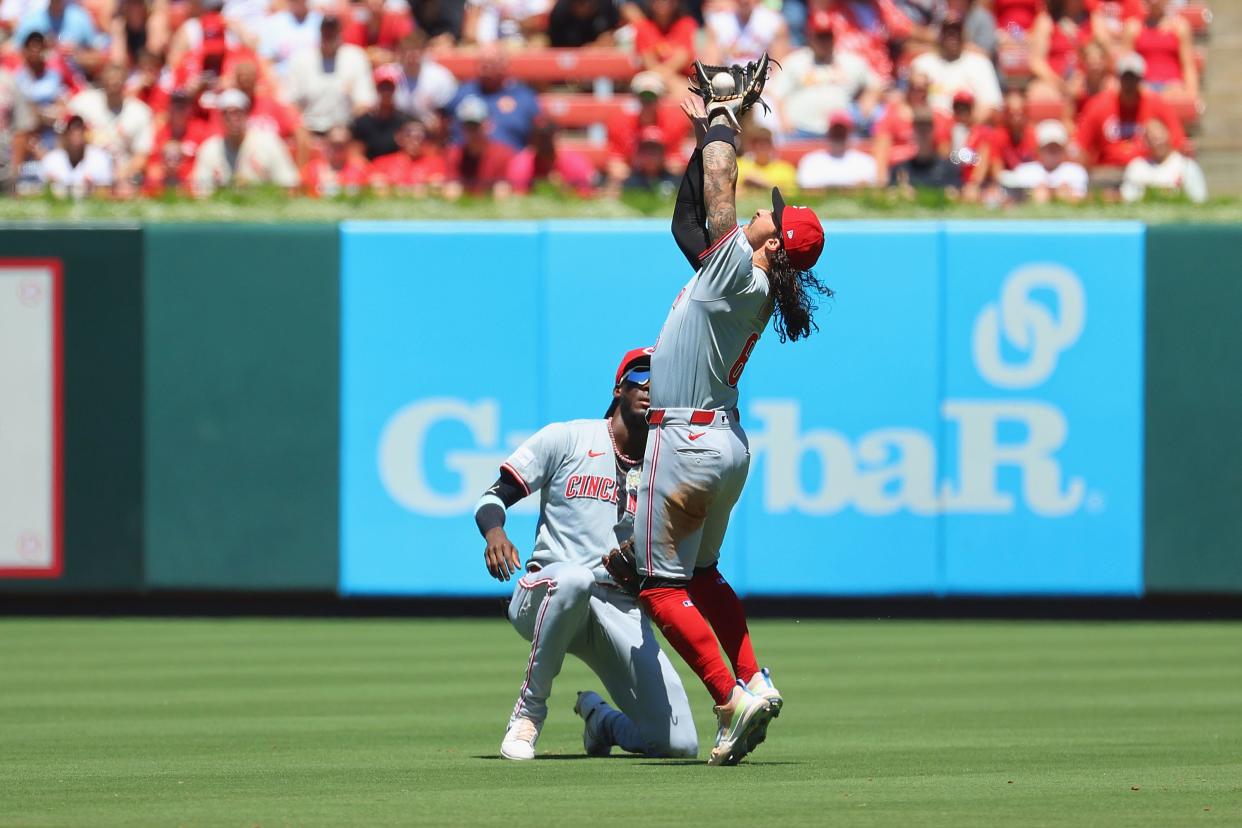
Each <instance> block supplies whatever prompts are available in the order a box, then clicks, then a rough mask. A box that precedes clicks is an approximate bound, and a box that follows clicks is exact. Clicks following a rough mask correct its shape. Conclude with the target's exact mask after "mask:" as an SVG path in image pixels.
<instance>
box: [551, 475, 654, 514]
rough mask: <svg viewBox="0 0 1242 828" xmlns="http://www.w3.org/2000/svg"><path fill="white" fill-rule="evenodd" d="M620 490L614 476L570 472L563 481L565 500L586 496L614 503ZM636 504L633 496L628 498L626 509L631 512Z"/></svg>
mask: <svg viewBox="0 0 1242 828" xmlns="http://www.w3.org/2000/svg"><path fill="white" fill-rule="evenodd" d="M620 491H621V490H620V489H619V488H618V487H617V481H616V479H615V478H612V477H600V476H599V475H597V474H571V475H570V476H569V479H568V480H566V481H565V499H566V500H573V499H574V498H578V497H588V498H591V499H592V500H602V501H603V502H604V503H616V502H617V496H618V494H619V493H620ZM636 505H637V504H635V503H634V498H632V497H631V498H629V499H628V500H627V502H626V511H629V512H633V511H634V510H635V507H636Z"/></svg>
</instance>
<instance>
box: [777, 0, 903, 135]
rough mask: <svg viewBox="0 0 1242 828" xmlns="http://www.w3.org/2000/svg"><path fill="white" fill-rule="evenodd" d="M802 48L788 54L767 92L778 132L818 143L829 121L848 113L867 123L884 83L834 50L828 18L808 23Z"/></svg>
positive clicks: (863, 64)
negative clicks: (769, 90)
mask: <svg viewBox="0 0 1242 828" xmlns="http://www.w3.org/2000/svg"><path fill="white" fill-rule="evenodd" d="M806 29H807V45H806V46H804V47H802V48H801V49H796V50H795V51H793V52H791V53H790V54H789V56H788V57H787V58H785V60H784V61H783V63H782V64H781V68H780V69H778V70H776V74H775V76H774V77H773V78H772V82H771V83H770V84H768V88H769V89H771V90H772V98H773V99H774V101H775V103H776V108H777V112H778V114H779V117H780V122H781V132H783V133H785V134H786V135H794V136H796V137H799V138H822V137H824V135H825V134H827V132H828V117H829V116H830V115H832V113H834V112H841V111H852V112H853V113H854V114H856V115H857V116H858V117H859V118H860V119H861V120H862V121H863V122H866V123H869V122H870V121H871V119H872V115H873V114H874V113H875V107H876V104H877V103H878V102H879V100H880V92H881V91H882V89H883V86H884V84H883V82H882V81H881V80H880V77H879V76H878V75H876V73H875V72H873V71H872V70H871V67H870V66H868V65H867V62H866V61H865V60H863V59H862V58H860V57H859V56H858V55H855V54H852V53H850V52H847V51H845V50H843V49H837V48H835V42H836V32H835V30H834V27H833V18H832V15H830V14H829V13H828V12H826V11H823V10H820V11H817V12H814V13H812V14H811V16H810V18H809V19H808V20H807V27H806Z"/></svg>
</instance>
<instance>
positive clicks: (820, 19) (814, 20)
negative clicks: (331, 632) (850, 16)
mask: <svg viewBox="0 0 1242 828" xmlns="http://www.w3.org/2000/svg"><path fill="white" fill-rule="evenodd" d="M806 30H807V31H808V32H810V33H811V34H813V35H816V34H832V35H835V34H836V33H837V27H836V24H835V22H834V21H833V19H832V15H831V14H829V13H828V12H827V11H825V10H823V9H820V10H819V11H817V12H813V13H812V14H811V16H810V17H808V18H807V19H806Z"/></svg>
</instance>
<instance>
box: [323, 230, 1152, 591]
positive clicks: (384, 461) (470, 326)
mask: <svg viewBox="0 0 1242 828" xmlns="http://www.w3.org/2000/svg"><path fill="white" fill-rule="evenodd" d="M826 230H827V236H828V248H827V252H826V254H825V259H824V266H823V267H822V268H821V273H820V276H821V278H822V279H823V280H824V281H825V282H826V283H827V284H828V285H829V286H831V287H832V288H833V289H834V290H835V291H836V293H837V295H836V297H835V299H833V300H830V301H828V302H825V303H824V304H823V307H821V309H820V310H819V312H818V314H817V315H816V320H817V321H818V323H819V326H820V331H819V332H818V333H816V334H814V335H812V336H811V337H810V338H809V339H807V340H805V341H803V342H798V343H785V344H781V343H780V342H779V341H778V340H777V338H776V336H775V334H774V333H772V332H771V331H769V332H768V334H767V335H765V337H764V339H763V340H761V342H760V344H759V346H758V348H757V349H756V350H755V352H754V355H753V356H752V358H751V360H750V361H749V363H748V366H747V369H746V373H745V375H744V376H743V378H742V381H741V383H740V389H741V392H742V404H741V409H742V423H743V426H744V427H745V428H746V431H747V433H748V435H749V438H750V442H751V450H752V455H753V460H752V465H751V471H750V478H749V481H748V483H747V487H746V491H745V493H744V495H743V497H742V500H741V502H740V503H739V505H738V507H737V508H736V509H735V511H734V515H733V519H732V524H731V528H730V531H729V535H728V537H727V540H726V543H725V547H724V549H723V553H722V569H723V570H724V571H725V572H726V573H727V574H728V576H729V578H730V581H731V582H732V583H733V584H734V586H735V587H736V588H738V589H739V591H740V592H743V593H744V594H752V595H754V594H768V595H780V594H812V595H815V594H825V595H883V594H929V595H931V594H941V595H944V594H1066V593H1078V594H1088V593H1089V594H1133V593H1137V592H1139V591H1141V572H1142V550H1141V523H1142V521H1141V517H1142V515H1141V490H1142V463H1141V461H1142V456H1141V443H1142V320H1143V309H1142V295H1143V284H1142V276H1143V262H1142V250H1143V238H1142V232H1143V231H1142V228H1141V226H1140V225H1129V224H1092V225H1087V226H1086V229H1080V228H1076V227H1073V226H1068V225H1059V224H1046V223H1044V224H1038V225H1019V224H1014V223H1001V222H997V223H971V224H954V223H950V224H944V223H933V222H923V223H895V222H893V223H838V224H833V223H830V224H829V225H828V226H827V227H826ZM342 233H343V237H342V245H341V248H342V270H341V291H342V315H343V319H342V366H341V371H342V402H341V405H342V410H341V414H342V417H341V423H342V426H341V428H342V433H341V469H342V472H341V474H342V492H341V525H342V529H341V590H342V591H343V592H345V593H355V594H411V595H488V594H501V593H505V592H507V591H508V587H507V586H505V585H501V584H497V583H495V582H494V581H491V580H490V579H489V578H488V576H487V573H486V571H485V570H484V567H483V563H482V543H481V540H480V538H479V536H478V533H477V531H476V529H475V528H474V522H473V519H472V513H473V506H474V503H475V501H476V500H477V498H478V496H479V495H480V494H481V493H482V491H483V490H484V489H485V488H486V487H487V486H488V485H490V483H491V482H492V481H493V480H494V479H495V477H496V474H497V468H498V466H499V464H500V462H501V461H502V460H503V459H504V457H505V456H506V455H507V454H508V453H509V452H510V451H511V450H512V449H513V448H514V447H515V446H516V445H517V444H518V443H520V442H521V440H522V439H524V438H525V437H526V436H527V435H529V434H530V433H533V432H534V431H535V430H537V429H538V428H539V427H541V426H543V425H545V424H546V423H548V422H552V421H556V420H566V419H573V418H579V417H595V416H601V415H602V414H603V412H604V409H605V408H606V407H607V404H608V401H609V399H610V397H611V391H612V374H613V371H614V370H615V367H616V363H617V360H618V358H619V357H620V355H621V354H622V353H623V352H624V351H626V350H628V349H629V348H632V347H638V346H642V345H647V344H650V343H651V342H653V341H654V340H655V337H656V335H657V334H658V332H659V328H660V325H661V323H662V322H663V319H664V316H665V314H666V313H667V310H668V307H669V305H670V304H671V303H672V301H673V299H674V297H675V296H676V295H677V292H678V291H679V290H680V288H681V286H682V285H683V284H684V283H685V281H686V280H687V279H688V278H689V277H690V275H691V272H690V269H689V267H688V266H687V265H686V263H685V261H684V259H682V257H681V256H680V254H679V253H678V252H677V250H676V248H675V245H674V244H673V242H672V239H671V237H670V235H669V232H668V225H667V222H665V221H650V222H647V221H642V222H608V223H605V222H545V223H533V222H532V223H443V224H379V223H348V224H346V225H344V226H343V228H342ZM394 263H396V266H394ZM536 500H537V498H533V497H532V498H528V499H527V501H525V502H523V504H521V505H520V506H519V507H517V508H516V509H514V510H513V511H512V512H511V515H510V518H509V523H508V529H509V533H510V536H511V537H512V538H513V539H514V541H515V543H517V544H518V545H519V547H523V546H529V543H530V542H531V540H532V539H533V536H534V515H535V507H536V505H537V504H536Z"/></svg>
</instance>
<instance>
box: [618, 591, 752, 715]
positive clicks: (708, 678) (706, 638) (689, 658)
mask: <svg viewBox="0 0 1242 828" xmlns="http://www.w3.org/2000/svg"><path fill="white" fill-rule="evenodd" d="M638 600H639V603H641V604H642V606H643V609H645V610H646V611H647V614H648V615H650V616H651V618H652V620H653V621H655V623H656V626H657V627H659V628H660V632H662V633H664V637H665V638H667V639H668V643H669V644H672V645H673V649H674V650H676V651H677V652H678V653H679V654H680V655H681V657H682V659H684V660H685V662H686V664H688V665H690V669H691V670H693V671H694V674H695V675H696V676H698V677H699V678H700V679H702V680H703V684H705V685H707V692H709V693H711V694H712V698H713V699H715V701H716V704H724V703H725V702H727V701H728V700H729V696H730V695H732V693H733V687H734V684H735V682H734V681H733V675H732V674H731V673H730V672H729V668H728V667H726V666H725V663H724V659H723V658H721V657H720V648H719V647H718V646H717V644H716V636H714V635H712V628H711V627H709V626H708V625H707V622H706V621H705V620H703V616H702V615H700V614H699V611H698V609H696V608H695V606H694V602H693V601H691V600H690V593H689V592H687V591H686V590H684V589H681V588H678V587H655V588H653V589H644V590H643V591H642V593H641V594H640V595H639V596H638Z"/></svg>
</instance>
